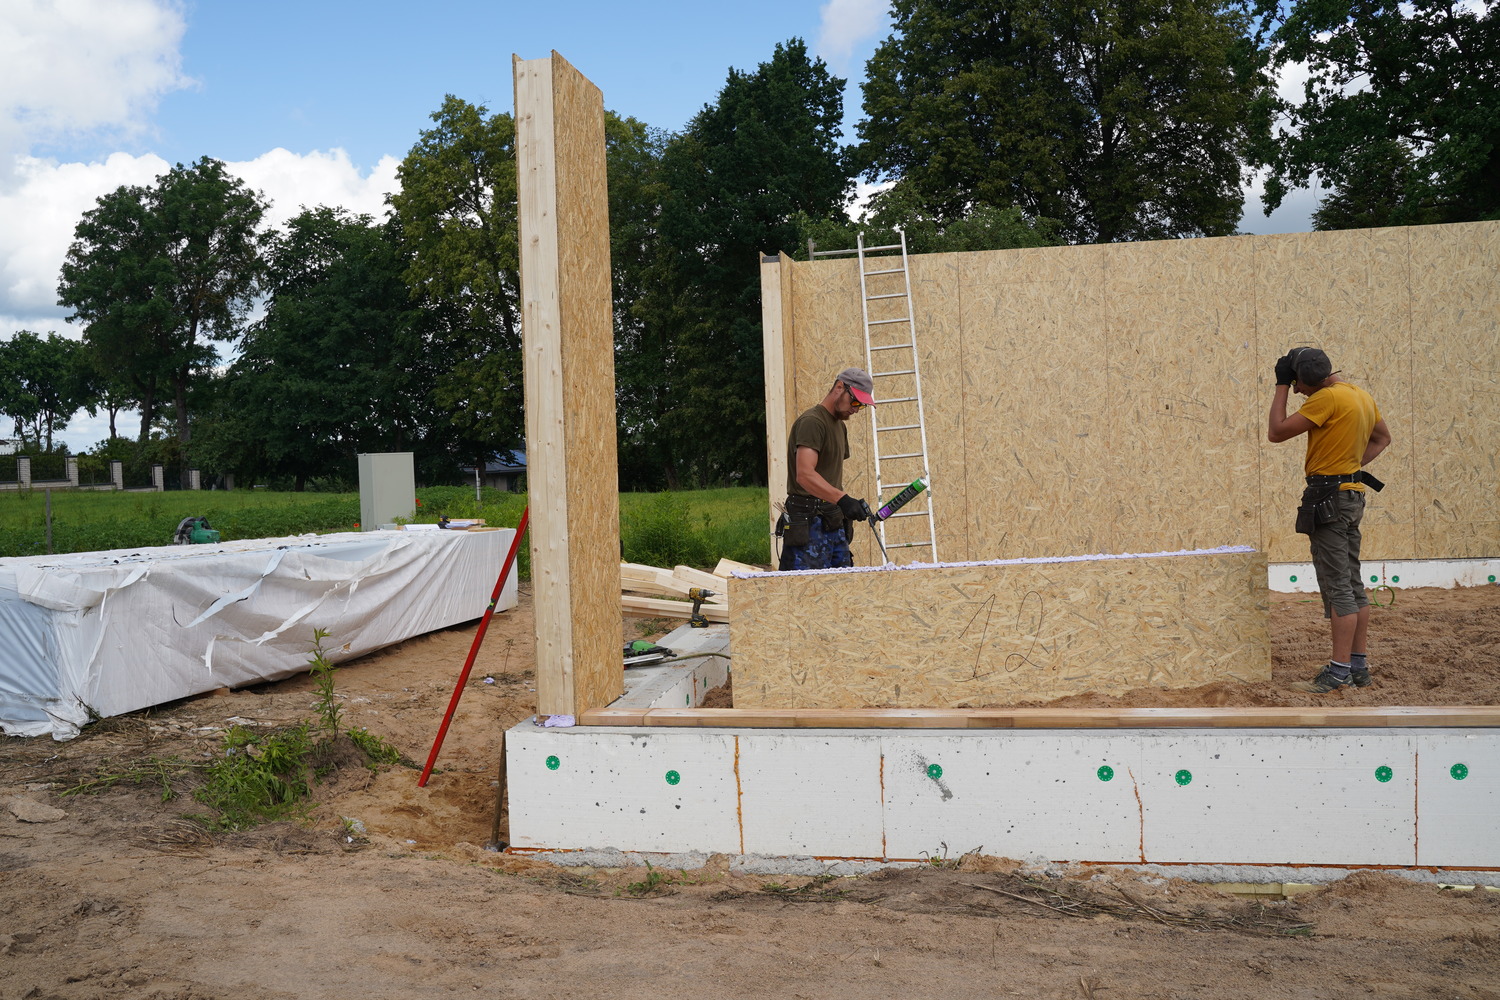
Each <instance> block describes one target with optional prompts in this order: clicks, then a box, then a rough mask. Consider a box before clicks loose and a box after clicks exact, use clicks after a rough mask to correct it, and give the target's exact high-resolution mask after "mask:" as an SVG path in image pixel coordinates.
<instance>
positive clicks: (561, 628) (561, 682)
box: [512, 52, 624, 715]
mask: <svg viewBox="0 0 1500 1000" xmlns="http://www.w3.org/2000/svg"><path fill="white" fill-rule="evenodd" d="M512 70H513V73H514V77H515V93H516V114H515V121H516V166H517V184H518V190H517V207H518V216H519V219H518V221H519V225H520V235H521V321H522V323H521V326H522V355H523V358H524V364H525V386H526V440H527V456H528V461H529V469H528V475H529V477H530V482H531V483H532V488H533V501H532V506H531V549H532V562H531V566H532V581H533V588H534V596H535V600H536V634H537V657H536V661H537V712H538V714H541V715H576V714H578V712H580V711H582V710H583V709H585V708H589V707H594V706H599V705H607V704H609V703H610V702H611V701H613V700H614V699H615V698H617V697H619V695H620V694H621V693H622V692H623V690H624V678H623V676H622V674H621V672H620V669H619V652H620V649H619V647H620V620H619V618H620V607H619V605H618V604H617V603H615V595H616V594H618V592H619V583H620V577H619V573H620V570H619V551H618V549H617V548H616V546H615V539H617V538H618V537H619V477H618V475H617V472H616V458H615V409H614V399H615V393H614V332H613V302H612V298H611V292H610V269H609V213H608V192H607V189H606V178H605V161H604V101H603V95H601V94H600V92H599V89H598V88H597V87H595V86H594V85H593V84H592V83H590V82H589V81H588V80H586V79H584V77H583V76H582V75H581V74H579V73H578V71H577V70H575V69H574V68H573V67H572V66H570V65H569V64H568V62H567V60H565V59H563V58H562V56H560V55H558V54H557V53H556V52H553V53H552V55H551V56H550V57H548V58H544V59H532V60H522V59H520V58H518V57H517V58H513V60H512ZM578 511H588V512H589V513H588V518H589V525H590V530H588V531H570V530H569V529H570V526H571V525H572V522H573V521H574V520H575V518H574V517H571V516H570V512H574V513H576V512H578Z"/></svg>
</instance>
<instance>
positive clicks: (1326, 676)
mask: <svg viewBox="0 0 1500 1000" xmlns="http://www.w3.org/2000/svg"><path fill="white" fill-rule="evenodd" d="M1369 673H1370V672H1369V671H1368V670H1367V671H1365V675H1366V676H1369ZM1350 679H1351V678H1349V677H1335V676H1334V675H1333V674H1332V673H1330V672H1329V671H1328V668H1327V667H1324V668H1323V670H1322V672H1320V673H1319V674H1318V676H1316V677H1314V678H1313V679H1312V680H1310V681H1293V682H1292V690H1294V691H1311V692H1312V693H1313V694H1327V693H1328V692H1330V691H1336V690H1338V689H1339V688H1341V687H1348V686H1349V682H1350Z"/></svg>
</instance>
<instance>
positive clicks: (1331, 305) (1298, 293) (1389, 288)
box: [1253, 229, 1434, 562]
mask: <svg viewBox="0 0 1500 1000" xmlns="http://www.w3.org/2000/svg"><path fill="white" fill-rule="evenodd" d="M1408 239H1409V237H1408V230H1406V229H1355V230H1348V231H1344V232H1333V233H1298V234H1295V235H1289V236H1263V237H1256V238H1255V239H1254V241H1253V242H1254V244H1255V284H1256V289H1255V293H1256V303H1257V304H1256V325H1257V328H1258V330H1259V332H1260V341H1261V345H1262V353H1261V359H1260V370H1259V371H1258V373H1257V374H1258V376H1259V378H1258V386H1259V388H1260V396H1261V398H1262V400H1263V402H1262V406H1261V409H1262V410H1265V409H1267V408H1269V403H1270V395H1271V387H1270V382H1271V379H1270V378H1269V373H1270V371H1271V368H1272V366H1273V365H1274V364H1275V361H1276V358H1278V357H1280V356H1281V355H1282V354H1284V353H1286V351H1287V350H1288V349H1289V348H1291V347H1295V346H1301V345H1312V346H1317V347H1321V348H1323V349H1324V350H1325V351H1327V352H1328V357H1329V360H1331V361H1332V362H1333V367H1334V370H1335V371H1337V372H1338V373H1339V377H1340V378H1343V379H1345V380H1346V381H1349V382H1353V383H1354V384H1355V385H1358V386H1360V387H1361V388H1364V389H1367V390H1369V392H1370V393H1371V394H1372V395H1373V396H1374V397H1375V402H1376V404H1377V405H1378V406H1379V407H1380V409H1381V413H1382V415H1384V417H1385V419H1386V423H1387V424H1388V425H1389V426H1390V429H1391V434H1392V435H1393V437H1394V438H1395V441H1394V443H1393V444H1392V446H1391V447H1390V449H1388V450H1387V452H1386V454H1384V455H1382V456H1381V457H1380V459H1379V461H1378V462H1376V463H1375V465H1374V466H1373V467H1372V468H1371V470H1370V471H1371V472H1372V473H1374V474H1376V475H1378V476H1379V477H1380V478H1381V479H1384V480H1386V481H1387V482H1388V483H1389V484H1390V485H1389V486H1388V487H1387V488H1386V489H1385V490H1384V491H1383V492H1381V493H1375V492H1374V491H1366V494H1365V496H1366V507H1365V518H1364V523H1363V525H1362V530H1363V535H1364V545H1363V547H1362V555H1363V557H1364V558H1366V559H1410V558H1413V557H1415V556H1416V555H1418V552H1417V551H1416V547H1415V537H1414V526H1415V510H1414V500H1413V498H1414V496H1415V492H1414V486H1413V483H1412V465H1411V460H1412V442H1413V438H1414V436H1415V424H1414V422H1413V417H1412V402H1413V395H1412V393H1413V388H1412V378H1411V371H1412V344H1411V328H1410V315H1409V304H1410V300H1411V294H1412V286H1411V268H1410V263H1409V256H1408ZM1303 402H1304V399H1303V397H1301V396H1298V395H1297V394H1296V393H1292V394H1291V395H1290V400H1289V402H1288V404H1287V410H1288V411H1289V412H1291V411H1295V410H1296V409H1297V408H1298V407H1299V406H1301V405H1302V403H1303ZM1260 424H1261V426H1260V436H1261V439H1262V440H1264V438H1265V417H1264V415H1263V414H1262V416H1261V420H1260ZM1306 453H1307V441H1306V439H1305V438H1296V439H1294V440H1292V441H1289V442H1284V443H1282V444H1277V445H1272V444H1269V443H1268V444H1266V445H1265V447H1264V449H1263V453H1262V456H1261V460H1262V466H1261V469H1262V475H1261V507H1262V509H1263V510H1264V511H1265V517H1266V521H1265V527H1266V535H1265V548H1266V551H1267V552H1268V554H1269V555H1270V559H1271V561H1272V562H1298V561H1304V560H1306V559H1307V558H1308V549H1307V539H1306V538H1305V537H1304V536H1302V535H1298V534H1296V533H1295V532H1294V531H1293V525H1294V523H1295V514H1296V507H1297V502H1298V499H1299V498H1300V497H1301V495H1302V486H1303V483H1302V469H1303V466H1302V462H1303V458H1304V457H1305V455H1306ZM1421 554H1422V555H1428V556H1430V555H1434V553H1421Z"/></svg>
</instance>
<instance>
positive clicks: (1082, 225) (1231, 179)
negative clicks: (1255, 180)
mask: <svg viewBox="0 0 1500 1000" xmlns="http://www.w3.org/2000/svg"><path fill="white" fill-rule="evenodd" d="M892 8H893V13H894V15H895V32H894V33H893V34H892V35H891V37H890V38H888V39H887V40H886V41H885V42H883V43H882V44H881V45H880V46H879V48H878V49H877V50H876V52H875V55H874V56H873V57H872V58H871V59H870V61H869V64H868V66H867V79H866V82H865V84H864V111H865V116H866V117H865V118H864V120H862V121H861V122H860V124H859V126H858V131H859V136H860V139H861V143H860V145H859V147H858V149H857V153H856V162H857V163H858V165H859V166H860V168H861V169H863V170H864V171H865V173H866V175H867V176H868V177H869V178H870V179H871V180H878V179H881V178H886V179H899V181H900V182H901V184H903V185H905V186H906V187H907V188H908V191H909V196H910V197H912V198H915V199H916V200H917V202H918V203H919V204H920V205H921V206H922V208H923V210H924V211H925V213H926V214H928V215H929V216H931V217H933V218H936V219H943V220H956V219H962V218H967V217H969V216H970V215H971V214H972V213H973V211H974V209H975V208H977V207H978V206H981V205H988V206H993V207H996V208H1009V207H1012V206H1015V207H1017V208H1019V209H1021V211H1022V212H1023V213H1024V215H1025V217H1026V218H1028V219H1032V220H1036V219H1054V220H1057V222H1058V223H1059V225H1060V229H1059V233H1060V235H1061V236H1062V237H1063V238H1064V239H1066V240H1068V241H1070V242H1075V243H1082V242H1099V243H1107V242H1114V241H1120V240H1149V239H1168V238H1175V237H1186V236H1219V235H1227V234H1229V233H1232V232H1234V229H1235V224H1236V223H1237V222H1238V220H1239V217H1240V211H1241V206H1242V202H1243V194H1242V183H1243V179H1244V178H1243V167H1242V164H1243V163H1244V162H1245V159H1246V158H1247V157H1248V156H1249V155H1250V153H1251V151H1252V150H1253V149H1256V148H1259V147H1258V145H1257V144H1258V143H1260V142H1261V141H1262V139H1263V136H1264V135H1265V133H1266V132H1267V130H1268V129H1269V120H1270V119H1269V115H1270V107H1271V94H1270V89H1269V83H1268V78H1267V76H1266V74H1265V72H1264V63H1265V58H1264V56H1263V54H1262V53H1261V51H1260V50H1259V49H1257V48H1256V47H1255V46H1254V44H1253V43H1252V42H1251V40H1250V39H1249V37H1248V32H1249V29H1250V27H1251V25H1250V21H1249V18H1248V17H1247V16H1245V15H1244V14H1243V13H1242V12H1240V11H1239V10H1238V9H1237V8H1236V7H1234V6H1232V4H1231V2H1229V0H1187V2H1182V3H1176V2H1171V0H1133V2H1115V3H1110V4H1106V5H1102V6H1101V5H1097V4H1085V3H1081V2H1076V0H1075V2H1069V3H1061V4H1056V3H1038V2H1030V3H1023V4H1021V5H1019V6H1018V5H1015V4H1005V3H1000V2H998V0H893V3H892Z"/></svg>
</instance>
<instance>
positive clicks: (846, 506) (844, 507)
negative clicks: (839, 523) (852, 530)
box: [839, 493, 870, 524]
mask: <svg viewBox="0 0 1500 1000" xmlns="http://www.w3.org/2000/svg"><path fill="white" fill-rule="evenodd" d="M839 510H840V511H842V512H843V514H844V523H845V524H854V523H855V522H857V521H868V520H869V519H870V505H869V504H867V503H865V502H864V501H863V500H856V499H854V498H853V497H851V496H850V495H849V494H847V493H845V494H844V495H843V496H841V497H839Z"/></svg>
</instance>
